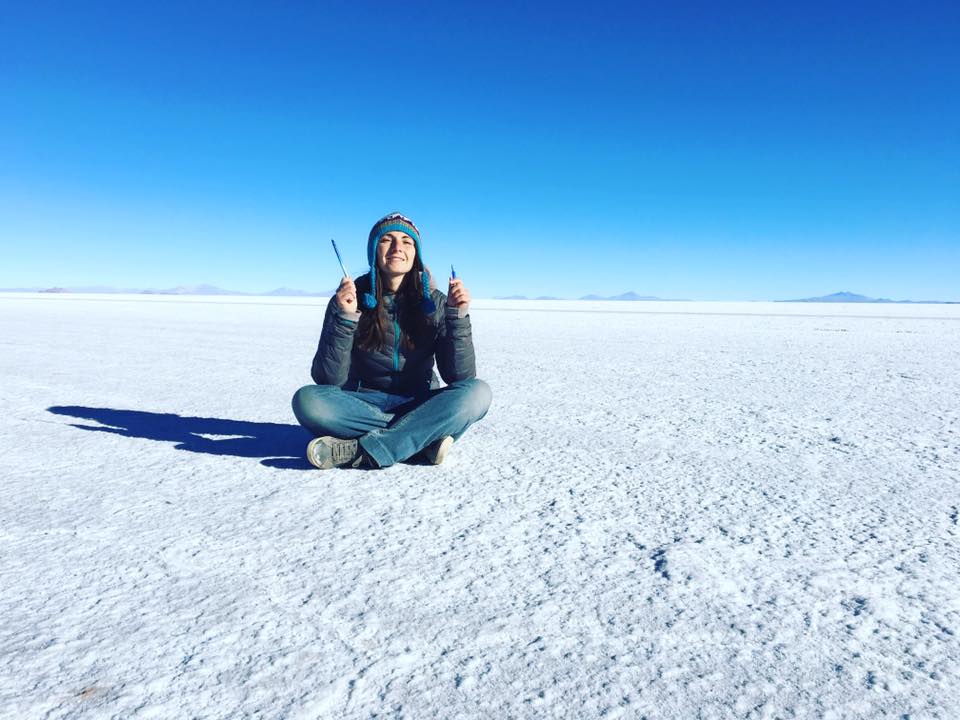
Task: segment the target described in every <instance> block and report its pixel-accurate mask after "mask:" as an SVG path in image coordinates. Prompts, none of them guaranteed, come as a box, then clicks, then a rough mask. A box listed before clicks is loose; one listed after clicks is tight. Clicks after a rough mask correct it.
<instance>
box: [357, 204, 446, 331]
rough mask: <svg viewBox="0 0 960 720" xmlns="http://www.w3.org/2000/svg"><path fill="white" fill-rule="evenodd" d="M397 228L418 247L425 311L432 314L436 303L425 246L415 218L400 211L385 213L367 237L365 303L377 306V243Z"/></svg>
mask: <svg viewBox="0 0 960 720" xmlns="http://www.w3.org/2000/svg"><path fill="white" fill-rule="evenodd" d="M393 230H397V231H400V232H404V233H406V234H407V235H409V236H410V237H412V238H413V242H414V244H415V245H416V248H417V257H419V258H420V265H421V266H422V267H423V272H421V273H420V281H421V283H422V284H423V302H422V307H423V312H424V313H425V314H427V315H432V314H433V313H434V311H436V309H437V306H436V303H434V302H433V298H431V297H430V273H428V272H427V265H426V263H425V262H424V261H423V248H422V247H421V246H420V231H419V230H418V229H417V226H416V225H414V224H413V220H411V219H410V218H408V217H405V216H403V215H401V214H400V213H398V212H394V213H390V214H389V215H384V216H383V217H382V218H380V219H379V220H377V222H376V223H375V224H374V226H373V229H371V230H370V237H369V238H368V239H367V262H368V263H369V264H370V292H368V293H364V294H363V304H364V305H365V306H366V308H367V309H368V310H373V308H375V307H376V306H377V296H376V292H377V244H378V243H379V242H380V238H381V237H383V236H384V235H385V234H386V233H388V232H391V231H393Z"/></svg>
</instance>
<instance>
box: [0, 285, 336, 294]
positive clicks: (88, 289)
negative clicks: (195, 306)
mask: <svg viewBox="0 0 960 720" xmlns="http://www.w3.org/2000/svg"><path fill="white" fill-rule="evenodd" d="M0 291H2V292H41V293H96V294H101V295H118V294H122V295H250V296H255V297H261V296H268V297H330V296H331V295H333V294H334V293H336V289H333V290H327V291H326V292H308V291H306V290H296V289H294V288H288V287H279V288H277V289H276V290H271V291H269V292H265V293H248V292H240V291H237V290H225V289H223V288H219V287H217V286H216V285H207V284H201V285H178V286H177V287H174V288H166V289H160V290H158V289H156V288H147V289H146V290H142V289H134V288H115V287H107V286H102V285H90V286H84V287H50V288H37V287H33V288H3V289H2V290H0Z"/></svg>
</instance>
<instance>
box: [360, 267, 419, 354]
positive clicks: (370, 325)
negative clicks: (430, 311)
mask: <svg viewBox="0 0 960 720" xmlns="http://www.w3.org/2000/svg"><path fill="white" fill-rule="evenodd" d="M422 272H423V263H422V262H421V261H420V255H419V254H417V256H416V257H415V258H414V260H413V267H412V268H411V269H410V271H409V272H408V273H407V274H406V275H404V276H403V280H401V281H400V287H399V288H398V289H397V292H396V294H395V295H394V298H393V302H394V307H395V308H396V313H397V323H398V324H399V325H400V345H401V346H402V347H403V349H404V350H408V351H409V350H413V349H414V348H415V347H417V346H418V345H420V344H422V343H423V342H425V341H427V340H429V339H432V338H433V336H434V334H435V330H436V328H435V326H434V322H433V318H432V317H430V316H428V315H427V314H426V313H424V311H423V282H422V281H421V279H420V274H421V273H422ZM382 275H383V273H381V272H378V273H377V287H376V288H374V289H373V290H374V292H372V293H371V287H370V273H367V274H365V275H361V276H360V277H359V278H357V281H356V285H357V297H358V298H362V297H363V295H364V293H371V294H373V295H374V297H376V298H377V306H376V307H375V308H373V309H372V310H368V309H366V308H363V309H362V310H361V314H360V322H359V323H358V324H357V336H356V337H357V339H356V342H357V346H358V347H359V348H360V349H362V350H366V351H368V352H375V351H378V350H384V349H386V348H385V347H384V343H385V341H386V337H387V325H388V324H389V322H390V320H389V319H388V318H387V311H386V309H385V308H384V303H383V295H384V291H383V280H382V279H381V278H382Z"/></svg>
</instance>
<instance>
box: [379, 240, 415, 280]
mask: <svg viewBox="0 0 960 720" xmlns="http://www.w3.org/2000/svg"><path fill="white" fill-rule="evenodd" d="M416 256H417V246H416V244H415V243H414V242H413V238H412V237H410V236H409V235H407V234H406V233H405V232H403V231H401V230H393V231H391V232H388V233H384V234H383V237H381V238H380V242H379V243H378V244H377V268H378V269H379V270H380V272H382V273H383V274H384V275H385V276H388V277H389V276H397V275H406V274H407V273H408V272H410V270H411V269H413V260H414V258H415V257H416Z"/></svg>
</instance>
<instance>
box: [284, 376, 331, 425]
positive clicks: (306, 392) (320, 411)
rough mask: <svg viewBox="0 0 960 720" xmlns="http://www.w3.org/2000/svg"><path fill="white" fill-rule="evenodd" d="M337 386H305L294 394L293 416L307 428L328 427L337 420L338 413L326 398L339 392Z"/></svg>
mask: <svg viewBox="0 0 960 720" xmlns="http://www.w3.org/2000/svg"><path fill="white" fill-rule="evenodd" d="M339 391H340V388H338V387H337V386H335V385H305V386H303V387H302V388H300V389H299V390H297V392H295V393H294V394H293V401H292V402H291V404H292V405H293V414H294V415H295V416H296V418H297V421H298V422H299V423H300V424H301V425H303V426H305V427H312V426H316V425H321V426H323V425H328V424H329V423H330V422H331V421H333V422H335V421H336V419H337V411H336V408H335V407H334V406H333V404H332V403H328V402H327V401H326V397H327V396H329V395H331V394H334V393H336V392H339Z"/></svg>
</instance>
